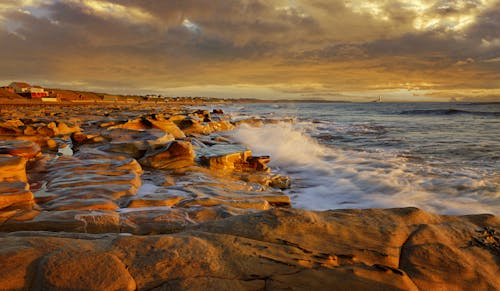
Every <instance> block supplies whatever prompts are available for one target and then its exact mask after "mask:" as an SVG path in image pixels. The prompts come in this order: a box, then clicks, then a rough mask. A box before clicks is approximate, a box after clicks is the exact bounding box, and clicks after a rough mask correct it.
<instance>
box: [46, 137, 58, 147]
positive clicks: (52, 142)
mask: <svg viewBox="0 0 500 291" xmlns="http://www.w3.org/2000/svg"><path fill="white" fill-rule="evenodd" d="M47 146H48V147H49V149H51V150H56V149H57V142H56V141H55V140H53V139H48V140H47Z"/></svg>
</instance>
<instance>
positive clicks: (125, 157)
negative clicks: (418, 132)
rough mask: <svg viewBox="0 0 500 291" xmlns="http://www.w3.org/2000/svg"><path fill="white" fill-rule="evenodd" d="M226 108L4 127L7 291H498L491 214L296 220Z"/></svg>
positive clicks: (50, 118) (121, 111) (26, 117)
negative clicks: (237, 136) (236, 139)
mask: <svg viewBox="0 0 500 291" xmlns="http://www.w3.org/2000/svg"><path fill="white" fill-rule="evenodd" d="M266 122H275V121H266V120H253V119H249V120H239V121H234V120H231V119H230V118H229V117H228V116H225V115H224V112H223V111H222V110H218V109H217V110H213V111H212V112H210V111H208V110H192V109H185V108H180V107H169V108H157V107H155V106H150V107H148V106H139V107H137V106H135V107H133V106H132V105H119V104H111V105H106V106H102V105H98V106H95V105H94V106H90V105H87V106H67V107H64V106H60V107H57V106H56V107H50V108H48V107H44V106H40V107H33V106H29V107H26V108H24V107H20V106H17V107H15V108H10V109H9V108H7V109H5V110H4V109H2V111H1V113H0V267H2V268H3V270H8V271H5V272H0V289H2V290H3V289H5V290H25V289H36V290H83V289H85V290H185V289H188V290H199V289H207V288H208V289H213V290H234V289H237V290H280V289H298V290H307V289H313V288H316V289H318V290H324V289H329V290H332V289H340V290H367V289H371V290H417V289H422V290H432V289H441V290H471V289H477V290H497V289H499V288H498V286H500V281H499V279H498V278H499V277H498V262H499V261H500V253H499V247H498V246H499V239H498V237H499V236H498V232H497V230H498V229H499V228H500V220H499V218H497V217H494V216H490V215H472V216H462V217H456V216H440V215H434V214H430V213H427V212H424V211H421V210H418V209H414V208H404V209H386V210H376V209H367V210H335V211H325V212H313V211H304V210H300V209H293V208H290V198H289V197H288V196H287V195H285V192H283V191H282V190H283V189H288V188H290V187H293V181H290V178H289V177H287V176H284V175H283V174H282V173H279V172H276V171H275V170H274V169H273V168H272V167H269V165H268V163H269V162H270V161H272V158H273V157H272V156H271V157H269V156H254V155H253V154H252V152H251V151H249V150H248V149H246V148H244V147H242V146H240V145H238V144H235V143H233V142H232V141H231V140H230V138H228V137H227V136H225V135H224V133H223V132H224V131H225V130H231V129H233V128H234V127H235V126H239V125H242V124H245V126H248V125H252V126H259V125H261V124H263V123H266Z"/></svg>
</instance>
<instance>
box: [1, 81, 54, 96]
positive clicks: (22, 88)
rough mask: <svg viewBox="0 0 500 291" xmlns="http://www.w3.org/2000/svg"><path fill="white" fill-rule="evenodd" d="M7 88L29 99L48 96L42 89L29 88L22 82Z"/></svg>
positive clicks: (14, 83) (38, 87)
mask: <svg viewBox="0 0 500 291" xmlns="http://www.w3.org/2000/svg"><path fill="white" fill-rule="evenodd" d="M9 87H11V88H13V89H14V92H15V93H17V94H19V95H21V96H23V97H27V98H31V99H33V98H43V97H48V96H49V92H46V91H45V90H44V89H43V88H42V87H40V86H31V85H30V84H28V83H24V82H12V83H10V85H9Z"/></svg>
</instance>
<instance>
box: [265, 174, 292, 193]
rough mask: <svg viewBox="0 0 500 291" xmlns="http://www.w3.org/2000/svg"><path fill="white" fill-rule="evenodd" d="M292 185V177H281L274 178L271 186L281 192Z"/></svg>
mask: <svg viewBox="0 0 500 291" xmlns="http://www.w3.org/2000/svg"><path fill="white" fill-rule="evenodd" d="M290 185H291V181H290V177H288V176H281V175H276V176H273V177H272V178H271V180H270V183H269V186H271V187H273V188H278V189H281V190H284V189H289V188H290Z"/></svg>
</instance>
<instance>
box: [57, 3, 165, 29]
mask: <svg viewBox="0 0 500 291" xmlns="http://www.w3.org/2000/svg"><path fill="white" fill-rule="evenodd" d="M66 1H67V2H68V3H73V4H75V5H80V6H82V7H83V8H84V10H83V11H84V12H85V13H87V14H91V15H96V16H98V17H102V18H107V17H110V18H114V19H117V20H121V21H126V22H129V23H137V24H141V23H142V24H153V23H155V22H156V19H155V17H153V16H152V15H151V13H149V12H147V11H144V10H142V9H139V8H135V7H129V6H125V5H120V4H116V3H112V2H108V1H104V0H66Z"/></svg>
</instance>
